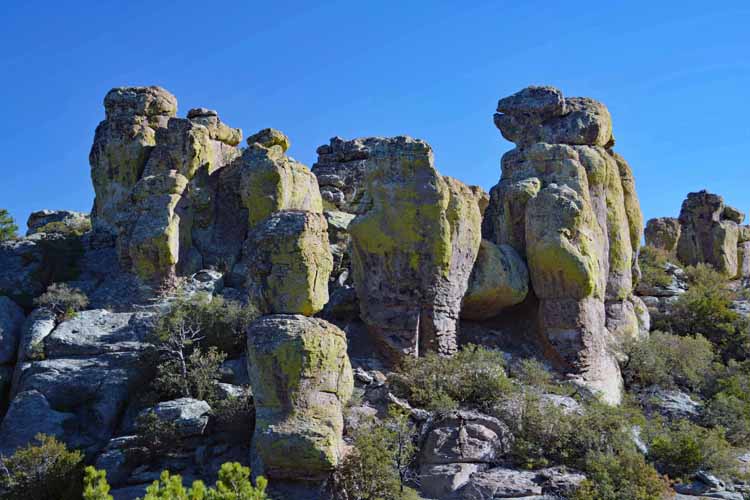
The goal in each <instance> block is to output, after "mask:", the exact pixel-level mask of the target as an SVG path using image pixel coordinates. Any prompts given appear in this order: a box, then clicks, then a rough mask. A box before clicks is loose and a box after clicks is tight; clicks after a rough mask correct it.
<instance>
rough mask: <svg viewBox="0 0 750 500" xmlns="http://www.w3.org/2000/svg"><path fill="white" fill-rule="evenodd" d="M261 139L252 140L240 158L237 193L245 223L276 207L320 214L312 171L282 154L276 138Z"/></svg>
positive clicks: (315, 181) (319, 204) (271, 211)
mask: <svg viewBox="0 0 750 500" xmlns="http://www.w3.org/2000/svg"><path fill="white" fill-rule="evenodd" d="M262 133H263V132H260V133H259V134H262ZM256 135H258V134H256ZM251 139H252V137H251ZM261 139H262V138H259V139H258V140H261ZM265 139H266V141H265V143H258V142H255V143H252V144H251V145H250V147H249V148H248V149H247V150H246V151H245V153H244V154H243V157H242V166H241V171H240V176H241V181H240V182H241V186H240V193H241V196H242V203H243V205H244V206H245V207H246V208H247V213H248V225H249V226H250V227H253V226H255V225H256V224H257V223H259V222H260V221H262V220H263V219H265V218H266V217H268V216H269V215H271V214H272V213H273V212H276V211H279V210H306V211H309V212H315V213H322V212H323V201H322V199H321V197H320V190H319V188H318V181H317V179H316V178H315V176H314V175H313V174H312V172H310V170H309V169H308V168H307V167H306V166H304V165H303V164H301V163H299V162H297V161H294V160H293V159H292V158H290V157H288V156H286V155H285V154H284V146H282V145H280V144H277V142H278V138H276V139H277V140H274V138H273V137H270V138H265Z"/></svg>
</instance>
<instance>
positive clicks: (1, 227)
mask: <svg viewBox="0 0 750 500" xmlns="http://www.w3.org/2000/svg"><path fill="white" fill-rule="evenodd" d="M17 237H18V226H17V225H16V223H15V221H14V220H13V217H11V215H10V214H9V213H8V211H7V210H6V209H4V208H0V241H7V240H12V239H15V238H17Z"/></svg>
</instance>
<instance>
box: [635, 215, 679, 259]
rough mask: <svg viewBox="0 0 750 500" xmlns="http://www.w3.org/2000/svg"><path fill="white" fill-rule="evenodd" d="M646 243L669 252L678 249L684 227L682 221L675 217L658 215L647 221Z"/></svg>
mask: <svg viewBox="0 0 750 500" xmlns="http://www.w3.org/2000/svg"><path fill="white" fill-rule="evenodd" d="M644 233H645V236H646V245H649V246H652V247H654V248H658V249H660V250H664V251H665V252H668V253H674V252H676V251H677V242H678V241H679V240H680V234H681V233H682V227H681V226H680V221H679V220H678V219H675V218H674V217H657V218H655V219H650V220H649V221H648V222H647V223H646V230H645V231H644Z"/></svg>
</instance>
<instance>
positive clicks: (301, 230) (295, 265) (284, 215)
mask: <svg viewBox="0 0 750 500" xmlns="http://www.w3.org/2000/svg"><path fill="white" fill-rule="evenodd" d="M241 265H242V266H244V269H245V275H246V282H245V287H246V288H247V289H248V291H249V293H250V297H251V299H252V301H253V302H254V303H256V304H257V305H258V307H259V308H260V309H261V311H264V312H267V313H273V314H304V315H307V316H312V315H313V314H315V313H317V312H319V311H320V310H321V309H323V306H325V304H326V302H328V278H329V276H330V275H331V270H332V269H333V257H332V255H331V249H330V245H329V242H328V231H327V223H326V219H325V217H324V216H323V214H322V213H314V212H303V211H299V210H287V211H280V212H274V213H273V214H272V215H271V216H270V217H268V218H266V219H265V220H264V221H262V222H261V223H260V224H258V225H257V226H256V227H255V228H254V229H253V230H252V231H251V233H250V234H249V235H248V238H247V241H246V243H245V252H244V256H243V261H242V264H241Z"/></svg>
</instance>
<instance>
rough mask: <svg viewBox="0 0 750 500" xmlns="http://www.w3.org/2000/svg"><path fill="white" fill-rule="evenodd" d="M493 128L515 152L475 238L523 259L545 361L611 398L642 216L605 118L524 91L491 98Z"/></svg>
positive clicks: (632, 318) (581, 104) (550, 92)
mask: <svg viewBox="0 0 750 500" xmlns="http://www.w3.org/2000/svg"><path fill="white" fill-rule="evenodd" d="M495 124H496V125H497V127H498V128H499V129H500V132H501V133H502V134H503V136H504V137H505V138H506V139H509V140H511V141H513V142H515V143H516V145H517V147H516V148H515V149H513V150H511V151H509V152H508V153H506V154H505V155H504V156H503V159H502V177H501V179H500V182H499V183H498V184H497V185H496V186H495V187H494V188H493V189H492V191H491V199H490V205H489V207H488V208H487V211H486V212H485V216H484V221H483V236H484V238H486V239H488V240H490V241H492V242H494V243H496V244H498V245H509V246H511V247H512V248H513V249H515V250H516V251H517V252H518V253H519V254H520V256H521V257H522V258H523V259H525V260H526V262H527V264H528V270H529V276H530V280H531V290H532V292H533V294H534V296H536V297H537V298H538V299H539V301H540V304H539V314H538V324H539V329H540V333H541V336H540V340H541V341H542V342H543V343H546V344H547V345H548V346H549V347H550V349H548V350H547V351H548V352H547V355H548V356H551V357H552V358H553V359H552V361H554V362H555V363H556V364H557V365H558V366H559V367H560V368H562V369H564V370H565V371H568V372H570V373H571V375H573V376H574V377H578V378H580V379H581V381H582V382H584V383H586V384H587V385H589V386H591V387H596V388H598V389H600V390H601V391H602V396H604V398H605V399H607V400H608V401H610V402H617V401H619V397H620V392H621V385H622V384H621V381H620V378H621V377H620V373H619V369H618V367H617V363H616V362H615V360H614V358H613V355H612V353H611V352H610V349H609V348H610V344H612V340H615V341H617V340H618V337H620V336H621V335H622V334H623V332H624V331H628V332H633V331H635V330H636V329H637V328H638V327H637V325H638V315H637V314H636V312H635V309H634V307H633V304H632V301H631V300H630V298H631V297H632V293H633V284H634V282H635V281H636V280H637V279H638V277H639V276H640V270H639V269H638V264H637V254H638V247H639V244H640V235H641V232H642V227H643V218H642V215H641V211H640V206H639V203H638V197H637V194H636V192H635V182H634V180H633V174H632V171H631V169H630V167H629V166H628V164H627V162H626V161H625V160H624V159H623V158H622V157H621V156H619V155H618V154H617V153H615V152H614V151H612V149H611V148H612V146H613V144H614V139H613V136H612V125H611V119H610V116H609V112H608V111H607V110H606V107H605V106H604V105H603V104H601V103H598V102H596V101H594V100H592V99H587V98H565V97H563V95H562V93H561V92H560V91H559V90H557V89H555V88H552V87H529V88H527V89H524V90H522V91H520V92H518V93H517V94H514V95H513V96H510V97H508V98H505V99H501V100H500V102H499V103H498V114H496V115H495ZM605 302H606V303H607V304H608V305H607V306H605ZM641 323H643V318H641ZM608 324H609V325H611V326H612V328H613V331H609V330H608V329H607V325H608ZM623 325H629V326H628V327H627V328H624V327H623Z"/></svg>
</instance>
